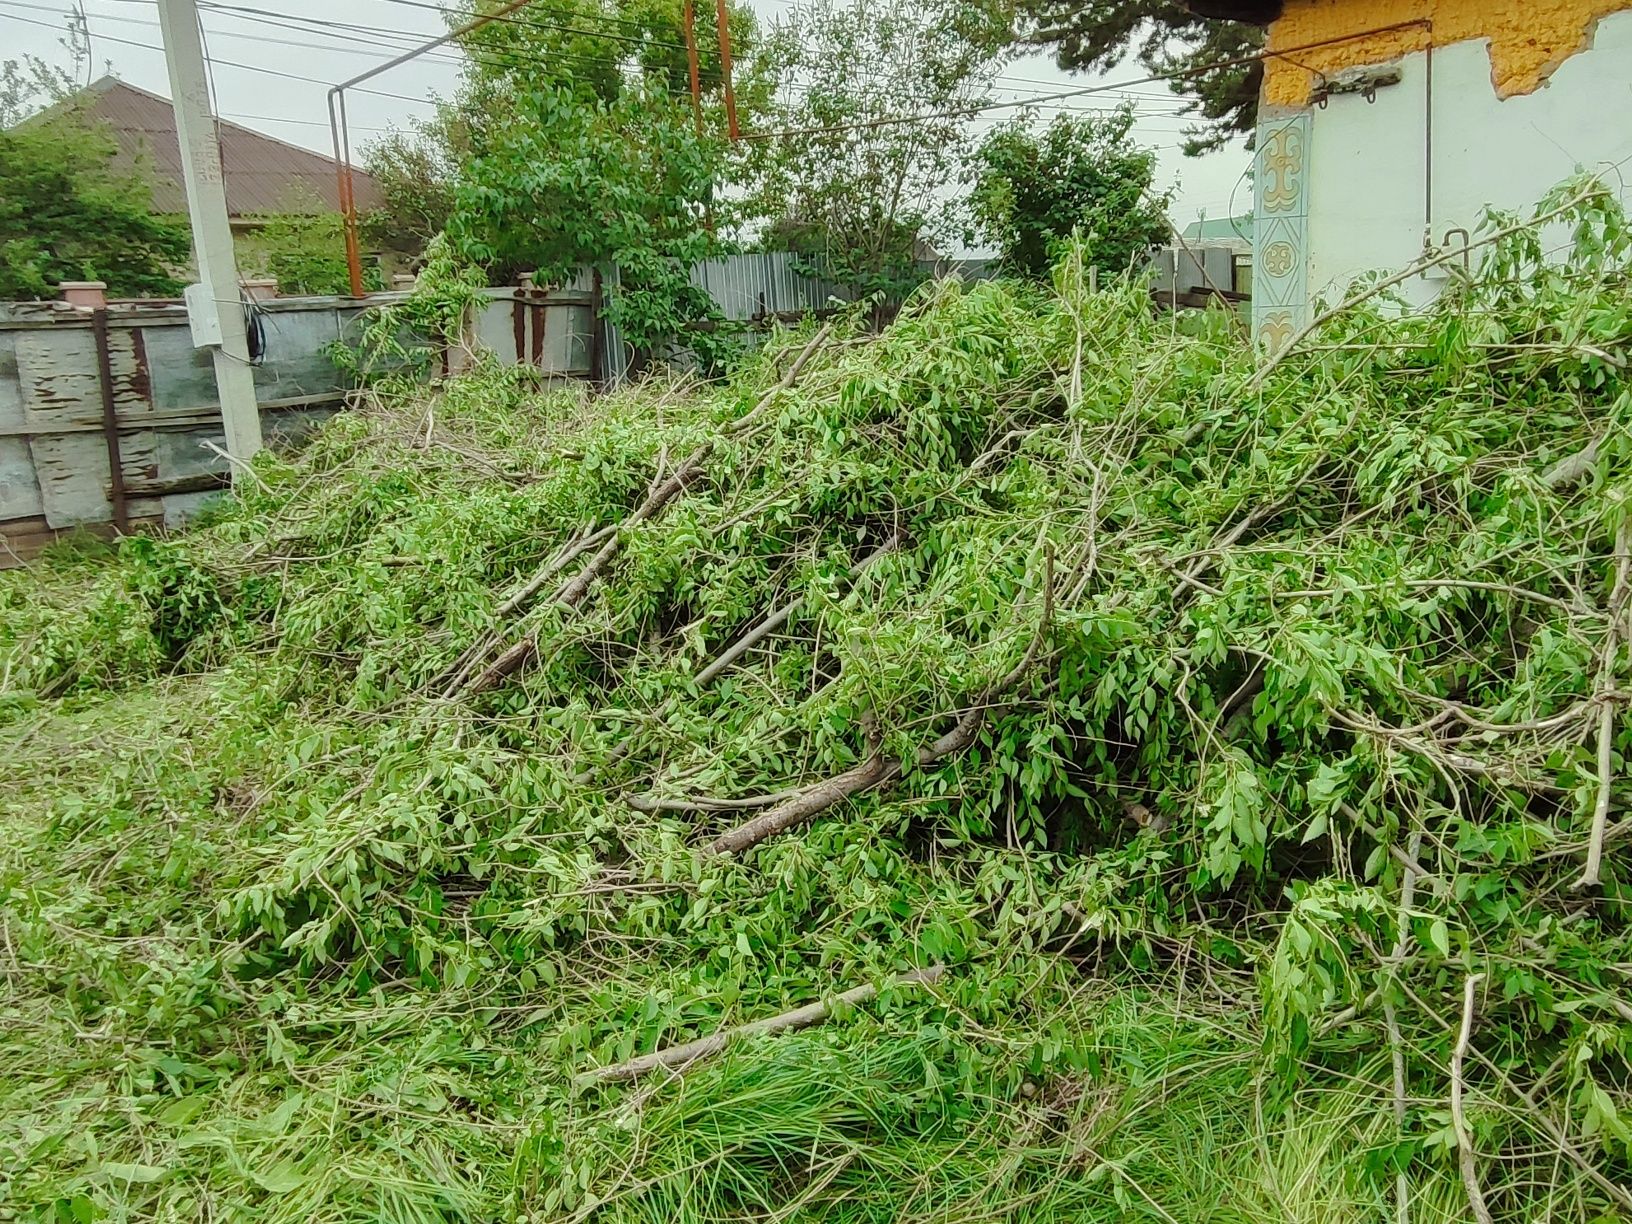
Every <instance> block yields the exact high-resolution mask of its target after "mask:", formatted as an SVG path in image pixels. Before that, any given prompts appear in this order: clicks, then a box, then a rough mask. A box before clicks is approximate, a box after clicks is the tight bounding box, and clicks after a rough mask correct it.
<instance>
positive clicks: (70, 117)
mask: <svg viewBox="0 0 1632 1224" xmlns="http://www.w3.org/2000/svg"><path fill="white" fill-rule="evenodd" d="M61 42H62V46H63V49H64V50H65V51H66V52H67V54H68V60H69V66H68V67H66V68H64V67H61V66H58V65H55V64H50V63H47V62H46V61H45V60H42V59H40V58H39V57H38V56H35V55H24V56H21V57H19V58H17V59H8V60H6V61H4V62H3V63H0V129H3V130H0V298H10V299H26V298H44V297H52V296H54V295H55V294H56V292H57V286H58V285H59V284H61V283H62V282H63V281H65V280H101V281H106V282H107V283H108V289H109V291H110V292H112V293H114V294H115V295H118V296H124V297H168V296H171V295H172V294H176V293H179V292H180V291H181V282H179V281H178V280H177V279H176V278H175V277H174V276H173V275H172V269H174V268H176V267H179V266H181V265H183V264H185V263H186V262H187V259H188V256H189V254H190V253H191V243H190V241H189V239H188V235H187V228H186V226H184V225H181V224H178V223H177V222H175V221H174V220H171V219H168V218H164V217H160V216H158V215H156V214H155V213H154V212H153V189H152V185H151V183H150V182H149V181H148V179H147V178H146V177H145V175H143V174H142V173H141V172H140V171H135V172H129V171H126V172H121V171H119V170H117V169H115V168H114V165H113V159H114V155H115V152H116V150H115V147H114V144H113V141H112V139H110V138H109V137H108V135H107V134H106V133H105V132H103V131H101V130H100V129H98V128H97V127H95V126H93V125H91V124H89V123H88V122H87V121H86V119H85V117H84V115H83V114H82V113H81V112H80V111H79V109H78V108H77V107H76V106H75V105H74V104H73V100H72V97H73V93H74V91H75V89H76V88H77V87H78V85H79V77H80V75H81V74H82V73H83V72H84V71H85V70H86V68H87V67H88V66H89V64H90V62H91V56H90V40H89V36H88V34H87V32H86V30H85V19H84V18H83V17H82V16H81V15H79V14H77V13H76V14H71V15H70V16H69V19H68V23H67V33H66V35H65V37H64V38H63V39H62V40H61ZM47 107H49V108H50V109H49V110H48V111H46V112H45V113H43V114H41V113H39V112H41V111H42V109H44V108H47Z"/></svg>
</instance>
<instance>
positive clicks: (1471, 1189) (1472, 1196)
mask: <svg viewBox="0 0 1632 1224" xmlns="http://www.w3.org/2000/svg"><path fill="white" fill-rule="evenodd" d="M1484 979H1485V975H1484V974H1482V973H1470V974H1469V975H1468V978H1467V981H1465V982H1463V983H1462V1028H1461V1031H1459V1032H1458V1033H1457V1035H1456V1046H1455V1048H1454V1049H1453V1050H1452V1051H1451V1127H1452V1129H1454V1130H1455V1131H1456V1155H1457V1165H1458V1167H1459V1168H1460V1169H1461V1171H1462V1185H1463V1187H1464V1188H1465V1189H1466V1190H1467V1192H1468V1206H1469V1207H1470V1208H1471V1209H1472V1211H1473V1218H1474V1219H1475V1220H1476V1221H1478V1224H1491V1218H1490V1208H1489V1207H1486V1206H1485V1194H1484V1191H1482V1190H1481V1189H1480V1188H1479V1169H1478V1165H1477V1163H1476V1159H1475V1156H1474V1151H1473V1136H1471V1135H1470V1134H1469V1133H1468V1120H1467V1118H1466V1117H1464V1116H1463V1113H1462V1061H1463V1059H1465V1058H1466V1057H1467V1056H1468V1043H1469V1042H1470V1041H1471V1040H1472V1039H1473V1001H1474V992H1475V991H1476V990H1477V989H1478V987H1479V983H1480V982H1482V981H1484Z"/></svg>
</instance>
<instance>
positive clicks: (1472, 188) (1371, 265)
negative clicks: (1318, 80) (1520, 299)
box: [1253, 0, 1632, 347]
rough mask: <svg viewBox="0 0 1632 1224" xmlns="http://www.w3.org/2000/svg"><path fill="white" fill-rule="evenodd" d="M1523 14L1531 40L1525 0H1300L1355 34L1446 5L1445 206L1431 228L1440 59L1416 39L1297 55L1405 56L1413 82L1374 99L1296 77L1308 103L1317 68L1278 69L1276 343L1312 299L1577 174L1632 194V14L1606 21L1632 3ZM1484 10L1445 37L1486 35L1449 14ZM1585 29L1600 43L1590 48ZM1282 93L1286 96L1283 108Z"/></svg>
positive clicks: (1265, 185) (1441, 142)
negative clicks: (1319, 91) (1320, 96)
mask: <svg viewBox="0 0 1632 1224" xmlns="http://www.w3.org/2000/svg"><path fill="white" fill-rule="evenodd" d="M1522 7H1523V8H1524V9H1525V10H1526V12H1525V13H1524V14H1523V19H1524V21H1525V22H1526V32H1525V33H1524V34H1523V35H1522V37H1521V36H1520V35H1519V34H1518V33H1517V32H1516V27H1515V25H1514V23H1515V22H1516V21H1517V20H1518V19H1519V15H1518V10H1519V9H1520V8H1521V6H1520V5H1518V4H1507V3H1501V4H1486V5H1474V4H1471V3H1457V4H1454V5H1453V4H1450V3H1448V2H1446V0H1442V2H1440V3H1437V4H1431V3H1421V4H1394V5H1390V4H1387V3H1382V2H1381V0H1377V2H1373V0H1357V2H1355V3H1350V4H1344V3H1333V0H1292V2H1291V3H1289V4H1288V6H1287V14H1288V15H1287V17H1286V18H1283V22H1287V21H1294V20H1296V19H1298V18H1300V17H1301V18H1303V19H1304V20H1305V22H1306V23H1307V21H1308V19H1309V18H1310V17H1311V16H1312V15H1315V14H1323V15H1325V16H1326V17H1328V18H1331V17H1332V15H1333V14H1334V13H1341V14H1342V15H1343V19H1344V23H1345V24H1346V26H1347V27H1348V28H1357V29H1364V28H1368V27H1369V26H1372V25H1377V24H1388V23H1389V22H1391V21H1399V20H1402V19H1404V17H1406V16H1410V15H1411V14H1413V13H1417V12H1421V11H1423V10H1433V13H1432V14H1431V15H1434V16H1435V22H1436V24H1435V43H1436V46H1435V49H1434V51H1433V65H1432V77H1433V90H1432V111H1433V157H1432V165H1433V193H1432V195H1433V205H1432V217H1431V225H1430V224H1429V213H1428V209H1427V195H1428V181H1427V180H1428V173H1427V165H1428V158H1427V149H1426V141H1425V136H1426V128H1427V117H1428V102H1429V92H1428V88H1427V86H1428V76H1429V72H1428V55H1427V53H1426V52H1425V51H1424V50H1407V49H1405V47H1404V45H1403V44H1402V42H1401V40H1402V39H1403V40H1405V41H1406V42H1409V41H1410V40H1411V39H1412V38H1414V37H1415V35H1414V34H1413V33H1411V32H1408V33H1406V34H1396V35H1391V36H1389V37H1388V38H1387V39H1383V40H1371V41H1369V42H1367V43H1364V44H1360V45H1361V46H1364V47H1365V48H1367V49H1366V50H1365V51H1364V53H1363V54H1362V53H1361V52H1360V51H1357V50H1355V48H1354V47H1352V46H1346V47H1345V48H1344V55H1343V56H1341V57H1337V56H1332V57H1326V58H1321V59H1320V60H1319V61H1318V63H1317V57H1316V53H1315V52H1305V53H1302V54H1299V55H1297V56H1296V58H1297V59H1299V60H1300V61H1302V62H1304V63H1308V64H1310V66H1312V67H1313V66H1319V67H1322V68H1323V70H1325V71H1335V70H1336V69H1339V68H1342V67H1353V66H1357V65H1362V64H1378V63H1392V64H1395V65H1397V66H1398V68H1399V69H1400V74H1401V79H1400V82H1399V84H1397V85H1389V86H1385V87H1383V88H1381V89H1378V90H1377V91H1376V95H1375V98H1374V100H1373V101H1371V102H1367V101H1366V100H1365V98H1364V97H1362V96H1361V95H1359V94H1335V95H1333V96H1332V97H1330V98H1329V99H1328V100H1327V103H1326V105H1325V107H1323V108H1322V107H1318V106H1311V105H1307V104H1303V105H1288V104H1286V102H1285V99H1286V98H1287V97H1289V96H1292V94H1290V93H1289V92H1288V85H1289V83H1291V84H1292V85H1295V86H1296V90H1295V91H1294V92H1295V95H1296V96H1297V97H1298V98H1299V99H1300V100H1306V98H1307V88H1308V83H1309V81H1310V79H1311V78H1310V76H1309V74H1308V73H1306V72H1303V71H1302V70H1301V69H1298V70H1294V71H1292V72H1279V73H1278V74H1277V75H1276V76H1272V77H1270V78H1267V79H1266V84H1265V100H1266V104H1265V106H1264V107H1263V111H1262V115H1261V118H1260V122H1259V135H1258V155H1257V157H1258V160H1257V167H1256V168H1257V188H1258V193H1259V200H1258V204H1257V217H1258V223H1257V224H1258V232H1257V242H1256V254H1255V269H1254V294H1255V297H1254V304H1253V318H1254V324H1255V327H1256V329H1257V332H1258V335H1259V337H1260V339H1261V340H1262V341H1263V342H1264V343H1266V344H1267V345H1268V346H1270V347H1274V346H1275V345H1276V344H1277V343H1278V342H1280V341H1283V340H1284V339H1285V337H1286V336H1288V335H1290V334H1291V333H1292V332H1294V331H1295V330H1296V329H1297V328H1298V327H1300V326H1301V325H1302V324H1303V322H1305V321H1306V320H1307V318H1308V316H1309V310H1308V304H1309V302H1310V301H1312V300H1314V299H1317V298H1322V297H1323V298H1325V299H1327V300H1328V301H1330V300H1332V299H1334V298H1335V297H1337V296H1338V295H1340V294H1341V293H1342V292H1343V290H1344V289H1345V288H1346V287H1347V285H1348V283H1349V282H1350V281H1352V280H1353V279H1354V277H1356V276H1357V275H1359V274H1361V273H1364V272H1368V271H1373V270H1378V269H1381V270H1386V271H1395V270H1398V269H1399V268H1402V267H1404V266H1406V265H1408V264H1410V263H1411V262H1412V261H1414V260H1416V259H1417V258H1419V257H1420V256H1421V254H1422V250H1423V241H1424V236H1425V230H1427V231H1428V234H1429V236H1430V237H1431V239H1432V241H1433V242H1434V243H1435V244H1436V245H1437V244H1441V243H1443V242H1444V240H1445V237H1446V233H1447V231H1449V230H1451V229H1453V228H1455V227H1463V228H1467V229H1472V228H1473V227H1474V226H1475V225H1476V224H1477V222H1478V220H1479V217H1480V214H1481V213H1482V212H1483V210H1484V209H1485V208H1486V206H1489V205H1495V206H1497V207H1499V208H1504V209H1510V210H1516V211H1520V212H1526V211H1529V210H1530V209H1531V208H1532V207H1533V206H1534V205H1535V203H1536V202H1537V201H1538V200H1539V199H1541V197H1542V196H1544V195H1545V194H1546V193H1547V192H1548V191H1550V190H1551V189H1552V188H1553V187H1555V186H1557V185H1558V184H1559V183H1560V182H1562V181H1563V180H1564V179H1566V178H1568V177H1569V176H1570V175H1572V174H1573V173H1575V172H1576V170H1577V169H1578V168H1579V169H1586V170H1589V171H1595V172H1599V173H1601V174H1603V175H1604V177H1605V178H1606V180H1607V181H1609V182H1610V183H1611V184H1614V185H1617V186H1619V187H1620V188H1621V190H1622V193H1623V198H1625V199H1627V200H1628V201H1629V202H1632V193H1629V192H1628V190H1627V184H1629V183H1632V11H1623V12H1615V13H1611V14H1609V15H1606V16H1601V17H1599V18H1597V19H1594V17H1593V16H1592V14H1593V13H1594V12H1598V11H1600V10H1603V9H1605V8H1608V7H1615V8H1620V9H1626V10H1632V0H1624V2H1623V3H1620V4H1618V5H1614V6H1611V5H1607V4H1605V3H1602V2H1600V3H1598V4H1596V5H1594V4H1591V3H1575V4H1563V3H1553V4H1547V3H1543V4H1534V5H1524V6H1522ZM1474 9H1480V10H1482V13H1481V14H1480V15H1481V16H1482V19H1483V25H1484V28H1485V31H1486V32H1485V33H1483V34H1480V35H1479V36H1477V37H1474V38H1468V39H1463V40H1461V41H1453V42H1451V44H1450V45H1444V39H1445V31H1446V29H1447V28H1449V29H1451V30H1452V31H1460V30H1466V29H1469V28H1473V24H1471V23H1472V22H1473V18H1472V16H1471V15H1470V16H1468V18H1467V21H1468V23H1469V24H1462V25H1450V24H1449V23H1448V17H1447V14H1448V13H1449V12H1450V11H1451V10H1455V11H1456V12H1458V13H1469V12H1471V10H1474ZM1566 10H1567V11H1568V12H1567V15H1566ZM1442 19H1446V20H1447V24H1446V25H1443V26H1442V24H1441V20H1442ZM1272 33H1273V39H1272V41H1273V42H1275V43H1277V44H1279V45H1281V46H1291V45H1294V44H1296V43H1298V42H1302V41H1312V40H1314V39H1316V38H1319V37H1325V36H1330V33H1331V27H1324V26H1318V25H1316V26H1311V25H1309V24H1304V25H1301V26H1299V25H1294V26H1292V27H1291V28H1290V29H1288V28H1283V24H1282V23H1277V25H1276V26H1275V27H1274V30H1273V32H1272ZM1583 37H1585V38H1586V41H1587V42H1588V43H1589V44H1590V45H1588V46H1586V47H1585V48H1584V49H1576V48H1578V47H1579V46H1580V44H1581V43H1582V41H1583ZM1418 41H1419V42H1420V40H1418ZM1563 48H1570V50H1568V51H1565V50H1561V49H1563ZM1327 50H1333V49H1327ZM1272 89H1273V90H1278V91H1279V94H1278V96H1279V97H1280V98H1281V99H1282V102H1281V104H1279V105H1275V104H1271V103H1270V102H1269V99H1270V97H1271V93H1272ZM1266 192H1267V195H1266ZM1277 205H1278V206H1279V208H1278V210H1277V207H1276V206H1277ZM1558 237H1560V238H1562V237H1563V235H1559V236H1558ZM1277 271H1278V272H1280V273H1281V275H1280V277H1279V279H1278V280H1276V279H1274V274H1275V273H1276V272H1277ZM1447 276H1448V272H1444V271H1439V272H1436V273H1430V274H1429V275H1428V276H1425V277H1416V278H1413V279H1412V280H1410V281H1407V282H1406V283H1405V284H1404V285H1402V286H1401V292H1402V293H1403V294H1404V295H1405V296H1406V297H1407V298H1408V299H1410V300H1413V301H1416V302H1419V303H1422V302H1427V301H1430V300H1432V299H1433V298H1434V297H1435V296H1437V295H1438V293H1439V292H1440V290H1441V289H1442V288H1443V287H1444V285H1445V284H1446V278H1447ZM1266 278H1267V279H1266ZM1261 289H1265V290H1267V292H1263V293H1261V292H1260V290H1261Z"/></svg>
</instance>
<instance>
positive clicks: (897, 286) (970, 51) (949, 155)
mask: <svg viewBox="0 0 1632 1224" xmlns="http://www.w3.org/2000/svg"><path fill="white" fill-rule="evenodd" d="M1011 34H1012V31H1011V27H1010V24H1009V19H1008V10H1007V9H1006V8H1004V7H1001V6H995V5H994V6H983V5H981V4H961V3H954V2H953V0H925V2H923V3H912V2H909V0H811V2H810V3H809V4H801V5H799V6H797V7H795V8H794V10H793V12H792V13H791V15H790V16H789V17H788V18H786V19H785V20H784V21H782V22H781V23H780V24H779V25H778V26H777V27H776V29H775V31H774V32H773V34H772V37H771V40H770V45H769V47H768V49H767V56H768V58H769V59H770V60H771V61H772V64H773V65H774V71H775V72H776V73H777V74H778V76H779V79H781V80H782V81H783V82H784V84H785V85H786V86H787V89H786V93H787V95H788V96H789V97H790V98H791V100H789V101H787V102H785V103H784V104H783V105H782V106H781V107H780V108H779V110H778V113H777V116H776V120H775V122H776V126H777V127H778V128H779V129H781V130H782V131H783V132H784V133H786V134H784V135H781V136H779V137H777V138H776V139H775V140H773V141H767V142H765V143H764V144H763V145H761V146H760V147H759V159H758V162H757V163H756V165H755V178H756V183H755V196H754V202H755V205H756V206H757V208H758V210H759V211H760V212H761V213H762V214H763V215H765V216H767V217H769V218H771V219H772V220H771V224H770V225H769V226H768V227H767V229H766V231H765V234H764V243H765V245H767V246H769V247H771V248H773V249H786V250H792V251H795V252H798V253H800V254H802V255H805V256H806V257H807V258H808V259H809V260H810V262H811V263H812V264H813V265H814V268H813V270H815V271H817V272H819V273H820V274H821V275H823V276H825V277H826V278H828V279H830V280H833V281H836V282H838V283H840V284H844V285H847V286H850V287H852V288H854V289H856V290H858V291H860V292H862V293H870V292H874V291H882V292H885V293H887V294H891V293H897V292H899V291H900V290H901V289H903V288H905V287H906V286H908V285H910V284H911V283H913V282H914V281H915V280H916V279H917V277H918V275H919V274H918V272H917V270H916V267H915V262H914V257H915V254H916V248H917V247H918V245H919V243H920V241H921V240H922V241H928V242H933V241H935V240H937V239H939V238H943V237H946V236H950V234H951V233H952V231H953V224H952V218H953V210H952V205H953V203H954V198H955V195H956V189H957V187H958V185H959V183H960V180H961V179H962V176H963V168H964V165H965V162H966V159H967V154H968V151H969V148H970V143H971V138H970V135H969V128H968V123H967V121H966V118H965V117H964V116H963V115H962V114H961V112H963V111H965V110H967V109H968V108H969V107H972V106H977V105H979V104H980V103H982V102H984V101H986V100H987V99H988V98H989V96H990V89H991V85H992V82H993V80H994V79H995V77H996V75H997V71H998V69H999V67H1000V65H1001V64H1002V62H1003V60H1004V59H1005V58H1006V56H1007V55H1008V54H1009V47H1010V44H1011ZM903 115H915V116H922V118H920V119H917V120H915V121H913V122H910V123H901V122H897V121H896V120H898V119H899V117H900V116H903Z"/></svg>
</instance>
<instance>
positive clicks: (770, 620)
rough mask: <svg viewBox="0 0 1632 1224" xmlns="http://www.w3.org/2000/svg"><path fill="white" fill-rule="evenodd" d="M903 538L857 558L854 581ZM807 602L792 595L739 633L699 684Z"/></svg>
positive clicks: (852, 571)
mask: <svg viewBox="0 0 1632 1224" xmlns="http://www.w3.org/2000/svg"><path fill="white" fill-rule="evenodd" d="M901 540H902V535H901V533H900V532H899V531H898V532H896V533H895V534H894V535H892V536H891V537H890V538H889V539H887V540H885V541H884V543H882V544H880V545H879V546H878V547H877V548H875V549H874V550H873V551H872V552H870V553H868V554H867V555H866V556H865V557H863V558H862V559H861V560H860V561H857V562H856V563H855V564H854V565H852V566H851V567H850V573H849V575H848V576H849V577H850V579H851V580H852V581H853V580H854V579H856V578H858V577H860V576H861V574H862V572H863V571H865V570H866V569H867V567H868V566H870V565H872V564H873V563H874V562H876V561H878V560H880V559H881V558H883V557H886V556H888V555H889V554H890V553H892V552H894V551H895V550H896V549H897V548H899V547H900V546H901ZM804 602H805V598H804V596H803V595H801V596H799V597H797V598H795V599H790V600H789V601H788V602H787V603H785V604H783V605H782V606H781V607H780V608H778V609H776V610H775V611H774V612H772V613H770V615H768V616H767V617H766V618H765V619H764V620H762V621H760V622H759V624H757V625H755V626H754V627H753V628H752V629H750V630H749V631H748V632H747V633H745V634H743V635H742V636H741V637H739V638H738V639H737V640H736V641H735V642H733V643H731V645H729V646H727V647H726V648H725V649H724V650H723V651H721V652H720V653H719V654H718V655H716V656H715V658H714V661H713V662H712V663H710V664H709V665H708V666H707V667H705V668H703V670H702V671H700V672H698V673H697V687H698V688H702V687H704V686H705V685H709V684H712V683H713V682H714V681H715V680H717V679H719V678H720V676H721V675H723V674H724V673H725V672H726V671H727V670H728V669H729V668H730V667H731V665H732V664H734V663H735V662H736V661H737V660H738V659H740V658H742V656H743V655H745V654H747V653H748V652H749V651H750V650H752V649H753V648H754V647H755V646H756V645H758V644H759V643H760V642H762V641H764V640H765V639H766V638H767V637H769V636H770V635H771V634H773V633H775V632H776V631H777V630H778V629H780V628H781V627H782V626H783V625H785V624H787V623H788V620H789V618H790V617H792V616H793V614H794V613H795V612H797V611H798V610H799V608H800V606H801V605H802V604H803V603H804Z"/></svg>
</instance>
